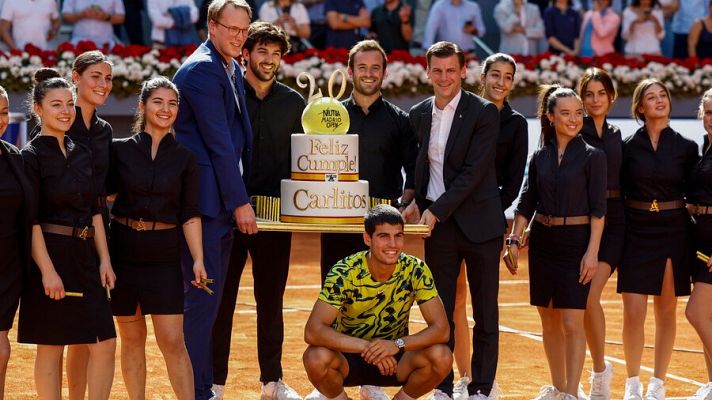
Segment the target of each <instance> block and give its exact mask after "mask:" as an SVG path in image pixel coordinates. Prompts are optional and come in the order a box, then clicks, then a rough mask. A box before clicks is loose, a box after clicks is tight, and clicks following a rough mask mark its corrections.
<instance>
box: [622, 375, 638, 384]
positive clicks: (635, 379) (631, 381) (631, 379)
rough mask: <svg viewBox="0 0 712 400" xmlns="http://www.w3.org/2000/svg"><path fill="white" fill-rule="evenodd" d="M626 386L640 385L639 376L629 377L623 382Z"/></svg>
mask: <svg viewBox="0 0 712 400" xmlns="http://www.w3.org/2000/svg"><path fill="white" fill-rule="evenodd" d="M625 383H626V385H640V377H639V376H631V377H629V378H628V379H626V380H625Z"/></svg>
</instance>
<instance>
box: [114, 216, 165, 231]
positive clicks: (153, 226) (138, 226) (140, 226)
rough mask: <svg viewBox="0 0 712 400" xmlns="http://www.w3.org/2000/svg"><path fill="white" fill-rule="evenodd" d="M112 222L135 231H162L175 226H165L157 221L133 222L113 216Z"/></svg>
mask: <svg viewBox="0 0 712 400" xmlns="http://www.w3.org/2000/svg"><path fill="white" fill-rule="evenodd" d="M114 221H116V222H118V223H120V224H121V225H126V226H128V227H129V228H131V229H133V230H135V231H162V230H165V229H173V228H175V227H176V224H167V223H165V222H159V221H144V220H143V218H139V219H138V220H135V219H132V218H128V217H117V216H114Z"/></svg>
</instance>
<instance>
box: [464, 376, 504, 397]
mask: <svg viewBox="0 0 712 400" xmlns="http://www.w3.org/2000/svg"><path fill="white" fill-rule="evenodd" d="M501 395H502V391H501V390H500V389H499V385H498V384H497V381H494V382H492V389H490V393H489V396H485V395H484V394H482V392H480V391H479V390H478V391H477V393H476V394H473V395H472V396H470V397H468V398H467V399H468V400H498V399H499V396H501Z"/></svg>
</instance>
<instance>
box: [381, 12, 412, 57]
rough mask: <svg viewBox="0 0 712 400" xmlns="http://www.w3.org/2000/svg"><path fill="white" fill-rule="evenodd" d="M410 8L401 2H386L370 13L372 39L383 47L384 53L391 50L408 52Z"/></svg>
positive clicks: (410, 27) (410, 34)
mask: <svg viewBox="0 0 712 400" xmlns="http://www.w3.org/2000/svg"><path fill="white" fill-rule="evenodd" d="M411 22H412V21H411V7H410V6H409V5H408V4H406V3H405V2H404V1H402V0H386V2H385V3H384V4H383V5H382V6H379V7H376V8H375V9H374V10H373V12H372V13H371V33H372V35H373V36H375V37H373V39H376V40H378V42H379V43H380V44H381V46H383V49H384V50H385V51H386V53H390V52H391V51H393V50H406V51H407V50H408V44H409V43H410V41H411V39H413V25H412V23H411Z"/></svg>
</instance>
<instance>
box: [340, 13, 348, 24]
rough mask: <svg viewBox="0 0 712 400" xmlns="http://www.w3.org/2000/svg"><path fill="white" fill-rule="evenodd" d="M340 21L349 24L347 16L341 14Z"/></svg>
mask: <svg viewBox="0 0 712 400" xmlns="http://www.w3.org/2000/svg"><path fill="white" fill-rule="evenodd" d="M341 20H342V21H344V22H349V16H348V14H341Z"/></svg>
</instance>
